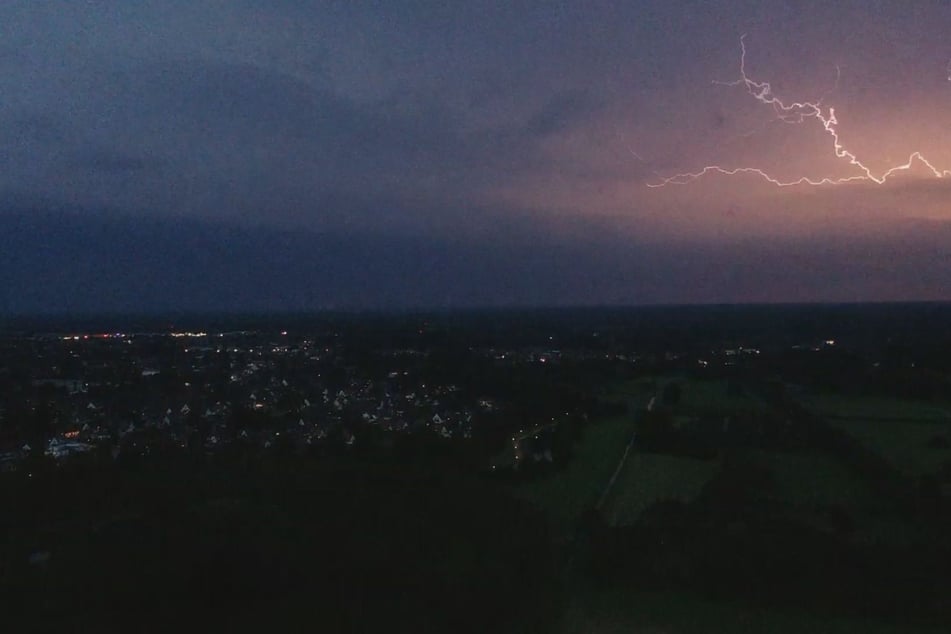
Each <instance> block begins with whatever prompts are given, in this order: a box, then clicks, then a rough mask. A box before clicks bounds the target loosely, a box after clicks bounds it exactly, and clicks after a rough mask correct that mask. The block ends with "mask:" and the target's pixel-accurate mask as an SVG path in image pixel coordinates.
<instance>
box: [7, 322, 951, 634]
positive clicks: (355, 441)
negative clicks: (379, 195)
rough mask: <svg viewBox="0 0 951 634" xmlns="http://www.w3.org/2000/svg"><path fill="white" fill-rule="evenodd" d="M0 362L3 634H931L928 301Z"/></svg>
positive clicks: (309, 329) (100, 335) (47, 334)
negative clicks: (7, 628) (199, 633)
mask: <svg viewBox="0 0 951 634" xmlns="http://www.w3.org/2000/svg"><path fill="white" fill-rule="evenodd" d="M110 319H112V321H109V320H110ZM104 322H108V323H104ZM106 335H108V336H106ZM0 343H2V357H0V440H2V446H0V450H2V451H3V454H2V455H3V462H2V465H3V472H2V473H0V504H2V508H3V513H2V515H0V596H2V597H3V605H4V609H3V619H4V623H7V624H10V625H11V626H12V627H13V629H14V630H15V631H25V630H36V631H63V630H66V631H93V630H97V631H116V632H118V631H169V630H173V629H184V630H186V631H191V630H195V629H206V630H207V629H210V628H214V629H216V630H218V629H220V630H231V631H262V630H273V631H374V632H377V631H415V632H446V631H454V632H470V631H471V632H487V631H496V632H498V631H511V632H530V631H550V632H627V631H664V632H738V631H748V632H760V631H769V632H802V631H811V632H853V631H854V632H907V631H916V632H929V631H935V632H938V631H946V630H947V628H948V627H949V626H951V609H949V607H948V603H947V601H946V598H947V596H948V592H949V591H951V307H948V306H944V305H927V304H923V305H907V306H900V305H882V306H838V307H799V306H794V307H750V308H735V307H712V308H706V309H699V308H696V309H643V310H629V311H624V310H613V311H595V310H590V311H535V312H524V313H504V312H490V313H467V314H442V315H401V316H380V315H365V316H352V315H334V316H321V317H301V316H298V317H287V316H286V317H283V318H281V319H280V320H277V319H275V318H269V319H258V318H252V317H248V318H242V319H235V318H222V317H214V316H205V317H192V318H187V319H186V318H182V317H181V316H178V317H175V318H162V319H161V320H152V321H149V320H129V319H128V318H125V319H123V320H118V319H116V318H94V319H93V318H90V320H89V321H87V322H81V321H75V320H73V321H70V322H65V323H64V322H55V321H46V322H39V321H36V320H33V321H31V320H17V321H10V322H8V325H7V328H6V334H5V335H4V336H3V338H2V342H0Z"/></svg>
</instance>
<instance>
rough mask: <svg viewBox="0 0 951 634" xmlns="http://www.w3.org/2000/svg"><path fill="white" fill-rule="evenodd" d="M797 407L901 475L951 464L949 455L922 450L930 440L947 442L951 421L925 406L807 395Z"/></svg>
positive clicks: (944, 451) (944, 413) (943, 451)
mask: <svg viewBox="0 0 951 634" xmlns="http://www.w3.org/2000/svg"><path fill="white" fill-rule="evenodd" d="M802 403H803V405H804V406H806V407H807V408H809V409H810V410H811V411H813V412H815V413H816V414H819V415H820V416H825V417H827V420H828V421H829V423H830V424H832V425H835V426H836V427H839V428H840V429H842V430H844V431H846V432H848V433H849V434H851V435H852V436H853V437H854V438H856V439H857V440H859V441H860V442H861V443H862V444H864V445H865V446H866V447H868V448H869V449H871V450H872V451H875V452H876V453H878V454H880V455H881V456H882V457H883V458H885V459H886V460H888V461H889V462H890V463H891V464H892V465H893V466H894V467H895V468H896V469H898V470H899V471H901V472H902V473H903V474H905V475H907V476H910V477H917V476H920V475H924V474H927V473H934V472H936V471H937V470H938V469H939V468H940V467H941V466H942V465H943V464H944V463H946V462H951V450H949V449H941V448H933V447H929V446H928V441H930V440H931V439H933V438H934V437H935V436H944V437H945V438H948V439H949V440H951V416H949V413H948V412H947V411H946V410H944V409H942V408H941V407H937V406H935V405H933V404H931V403H921V402H916V401H902V400H898V399H888V398H871V397H870V398H864V397H848V396H839V395H814V396H809V397H805V398H803V399H802Z"/></svg>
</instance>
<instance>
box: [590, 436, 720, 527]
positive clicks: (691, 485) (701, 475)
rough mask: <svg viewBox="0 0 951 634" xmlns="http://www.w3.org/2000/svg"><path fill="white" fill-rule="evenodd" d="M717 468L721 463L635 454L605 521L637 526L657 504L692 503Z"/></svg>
mask: <svg viewBox="0 0 951 634" xmlns="http://www.w3.org/2000/svg"><path fill="white" fill-rule="evenodd" d="M717 468H718V462H716V461H713V460H695V459H693V458H682V457H679V456H670V455H665V454H655V453H642V452H632V453H631V455H630V456H628V459H627V463H626V464H625V465H624V470H623V471H622V472H621V475H620V476H619V477H618V479H617V482H616V483H615V485H614V491H613V492H612V493H611V496H610V498H609V501H608V505H607V508H605V510H604V514H605V520H606V521H607V522H608V523H609V524H611V525H614V526H626V525H630V524H633V523H634V522H636V521H637V519H638V517H639V516H640V514H641V513H642V512H643V511H644V509H646V508H647V507H649V506H650V505H651V504H653V503H654V502H657V501H660V500H680V501H682V502H689V501H691V500H692V499H694V498H695V497H696V496H697V495H698V494H699V493H700V490H701V489H703V486H704V485H705V484H706V483H707V482H708V481H709V480H710V478H712V477H713V474H714V473H716V470H717Z"/></svg>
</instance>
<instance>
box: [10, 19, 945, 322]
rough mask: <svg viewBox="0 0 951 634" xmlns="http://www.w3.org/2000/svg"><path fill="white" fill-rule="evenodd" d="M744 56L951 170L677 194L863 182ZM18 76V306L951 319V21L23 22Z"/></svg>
mask: <svg viewBox="0 0 951 634" xmlns="http://www.w3.org/2000/svg"><path fill="white" fill-rule="evenodd" d="M744 34H745V39H744V40H743V41H744V43H745V46H746V51H747V52H746V65H745V70H746V73H747V77H748V78H749V79H751V80H755V81H757V82H765V81H768V82H770V88H771V92H770V93H769V95H770V96H773V97H775V98H777V99H779V100H781V101H782V103H783V104H787V105H788V104H791V103H793V102H812V103H817V104H818V105H819V107H820V110H821V111H822V113H823V115H822V116H824V117H828V115H829V111H828V108H829V107H833V108H834V113H835V118H836V122H837V123H836V124H835V131H836V133H837V134H838V137H839V141H840V143H841V146H842V147H843V148H845V149H847V151H848V152H850V153H852V154H853V155H854V156H855V157H857V159H858V160H859V161H860V162H861V164H862V165H864V166H865V167H867V168H868V169H869V173H871V174H872V175H873V176H875V177H878V176H880V175H882V174H884V173H886V171H887V170H889V169H890V168H892V167H895V166H899V165H902V164H904V163H905V162H906V161H908V159H909V157H910V156H911V155H912V153H913V152H920V153H921V156H923V157H925V158H926V159H927V161H929V163H930V164H932V165H933V166H934V167H935V168H936V169H937V171H938V174H936V173H935V172H934V171H933V170H930V169H928V168H927V166H926V165H925V164H924V163H923V162H920V161H913V162H912V165H911V168H910V169H908V170H906V171H901V172H899V173H896V174H894V175H892V176H891V177H889V178H888V179H886V181H885V182H884V183H883V184H878V183H876V182H874V180H873V179H864V180H861V179H856V180H852V181H850V182H847V183H842V184H837V185H819V186H813V185H808V184H803V185H797V186H791V187H780V186H776V185H774V184H771V183H769V182H767V181H766V180H765V179H764V178H761V177H760V176H759V175H758V174H755V173H738V174H735V175H724V174H721V173H716V172H715V171H714V172H710V173H707V174H706V175H704V176H702V177H700V178H696V179H692V178H686V179H681V180H676V181H674V183H678V182H685V183H686V184H682V185H678V184H673V183H672V184H670V185H667V186H665V187H650V186H649V185H657V184H660V183H662V182H663V181H664V179H666V178H670V177H674V176H675V175H677V174H684V173H696V172H699V171H700V170H703V168H704V167H708V166H713V165H717V166H720V167H722V168H723V169H727V170H732V169H736V168H756V169H760V170H763V171H764V172H765V173H767V174H768V175H769V176H770V177H772V178H774V179H776V180H777V181H782V182H787V181H794V180H797V179H799V178H803V177H806V178H809V179H812V180H821V179H823V178H828V179H833V180H836V179H844V178H849V177H853V176H861V175H862V174H863V172H862V169H861V168H860V167H859V166H856V165H850V162H849V160H848V159H847V158H842V157H839V158H837V157H836V152H835V147H834V144H833V139H832V137H831V136H830V134H829V132H828V130H826V129H824V128H823V123H822V121H821V120H820V119H819V118H816V117H814V116H812V117H810V116H801V115H802V114H803V109H802V108H800V109H799V110H795V109H794V110H790V111H780V110H778V109H777V107H774V106H771V105H769V104H767V103H763V102H762V101H763V100H764V99H765V97H763V95H762V94H760V97H761V99H760V100H757V98H756V95H755V94H751V93H752V92H755V91H751V90H749V89H748V86H747V85H745V84H734V85H728V84H729V83H730V82H736V81H737V80H739V79H741V77H742V76H741V68H740V54H741V49H740V41H741V40H740V38H741V36H743V35H744ZM0 68H2V70H0V250H2V252H0V313H6V314H11V313H18V314H19V313H31V312H70V311H81V312H97V311H130V312H142V311H161V310H229V311H230V310H254V311H257V310H311V309H324V308H409V307H465V306H493V305H548V306H550V305H590V304H646V303H694V302H718V303H719V302H800V301H881V300H951V172H946V171H945V170H951V3H949V2H947V1H945V0H941V1H938V0H935V1H932V2H924V1H922V2H882V1H876V0H863V1H856V2H828V1H821V2H818V1H817V2H792V1H788V0H787V1H785V2H780V1H765V2H764V1H756V2H753V1H749V2H739V1H735V2H728V1H723V2H708V1H698V2H675V1H670V0H654V1H645V2H635V1H630V2H597V1H588V2H544V3H543V2H520V1H518V0H509V1H507V2H497V3H496V2H449V3H447V2H422V1H413V0H401V1H393V0H389V1H381V2H302V1H298V0H295V1H291V0H268V1H264V0H259V1H252V0H234V1H225V0H215V1H210V0H209V1H203V0H187V1H182V2H178V1H175V0H164V1H161V2H159V1H154V2H153V1H147V0H137V1H136V2H128V1H119V0H116V1H106V0H102V1H90V2H75V1H74V0H64V1H62V2H54V1H49V2H44V1H41V0H23V1H20V0H4V2H2V3H0ZM715 82H721V83H715ZM757 85H761V84H757ZM807 110H808V109H807ZM777 115H784V116H782V117H778V116H777ZM797 116H798V117H799V120H798V121H794V120H791V119H794V118H795V117H797Z"/></svg>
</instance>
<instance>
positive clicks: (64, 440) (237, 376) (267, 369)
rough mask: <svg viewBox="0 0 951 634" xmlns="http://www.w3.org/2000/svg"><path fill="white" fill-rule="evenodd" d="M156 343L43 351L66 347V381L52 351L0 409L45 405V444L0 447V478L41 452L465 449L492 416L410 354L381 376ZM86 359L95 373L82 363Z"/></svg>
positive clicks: (342, 354) (289, 353) (327, 355)
mask: <svg viewBox="0 0 951 634" xmlns="http://www.w3.org/2000/svg"><path fill="white" fill-rule="evenodd" d="M157 338H158V336H157V335H150V336H148V338H143V340H142V341H138V338H137V337H134V336H131V335H124V336H123V337H122V338H121V339H119V338H109V339H103V338H91V339H90V338H85V337H83V338H79V339H75V338H72V337H68V338H53V339H49V340H47V341H45V342H43V345H45V346H49V347H54V348H59V347H62V346H69V347H71V348H72V349H70V350H68V351H67V352H68V354H66V355H65V358H66V359H67V360H68V361H69V363H68V365H69V367H70V370H71V371H72V373H71V374H70V375H67V376H64V375H63V371H64V368H63V366H64V365H67V363H64V362H63V361H62V360H63V359H64V354H63V350H61V349H53V350H49V351H47V352H45V353H44V354H41V355H39V356H38V357H36V358H37V359H38V361H37V362H35V363H34V365H33V367H31V368H30V370H31V373H32V375H33V376H32V377H31V379H30V381H29V384H28V385H26V384H22V385H20V386H19V390H18V391H13V392H11V390H9V389H8V390H7V391H6V394H4V393H3V392H0V408H2V404H3V402H4V401H3V399H4V396H6V397H7V398H8V399H11V400H13V399H17V400H19V401H21V402H22V401H24V400H26V401H28V402H30V403H32V404H33V405H34V407H33V409H32V410H29V411H26V410H24V409H23V408H22V407H21V408H20V410H19V415H20V416H26V417H27V418H29V417H30V416H33V414H32V413H30V412H32V411H33V410H35V406H36V405H38V404H40V403H41V401H42V405H43V407H44V411H48V412H49V420H48V421H45V424H44V429H45V434H43V435H42V440H40V438H39V437H38V436H37V435H36V434H31V433H22V434H21V437H19V438H11V437H10V434H9V433H7V434H6V435H5V436H4V437H3V438H2V440H3V441H4V442H3V446H0V469H13V468H16V465H17V463H18V462H19V461H21V460H22V459H23V458H25V457H26V456H28V455H30V454H35V453H36V452H37V451H42V452H43V453H45V454H46V455H48V456H50V457H52V458H55V459H62V458H66V457H68V456H72V455H75V454H81V453H86V452H89V451H92V450H93V449H97V448H99V449H103V450H105V449H108V450H110V451H111V452H112V454H113V455H114V456H116V455H119V454H120V453H122V452H134V453H150V452H152V451H154V450H156V449H158V448H162V449H167V448H181V449H187V448H196V446H198V447H199V448H201V449H203V450H204V451H208V452H213V451H215V450H217V449H220V448H223V447H225V446H227V445H229V444H232V443H235V442H243V443H248V444H251V445H256V446H259V447H261V448H269V447H272V446H274V445H275V444H276V443H278V442H282V441H283V442H291V443H293V444H294V445H298V446H301V445H309V444H313V443H315V442H319V441H321V440H323V439H325V438H327V437H328V436H331V435H333V434H335V433H336V436H338V437H339V436H342V437H343V438H344V441H345V442H346V443H347V444H354V443H356V442H358V436H359V430H360V429H361V428H363V429H365V428H367V427H368V426H369V427H375V428H378V429H380V430H383V431H386V432H428V433H433V434H435V435H437V436H439V437H442V438H447V439H448V438H469V437H471V434H472V429H473V425H474V424H475V420H476V419H477V418H478V417H479V416H482V415H486V414H488V413H490V412H492V411H493V410H494V409H495V407H496V403H495V401H494V400H493V399H491V398H487V397H483V398H474V397H471V396H468V395H466V394H464V393H463V392H464V391H463V390H461V389H460V388H459V387H458V386H457V385H454V384H451V383H447V384H440V383H434V382H433V381H432V380H431V379H430V380H426V379H423V378H422V377H421V376H420V375H419V373H417V372H416V371H415V369H414V363H415V362H416V357H415V356H414V355H391V356H389V357H388V358H387V361H386V362H387V363H389V364H390V368H389V369H388V371H386V372H382V373H381V372H379V368H378V366H379V364H378V363H376V364H373V368H366V367H361V362H360V361H357V360H354V359H353V358H349V356H348V355H347V353H346V351H344V350H341V349H339V348H335V347H334V346H332V345H329V344H317V343H315V342H314V341H312V340H307V339H301V340H295V341H292V342H289V341H287V340H281V341H279V342H278V343H274V342H273V341H271V340H270V338H268V337H266V336H260V337H255V336H253V335H248V334H247V333H242V335H241V336H240V337H238V338H222V337H218V336H216V335H205V334H204V333H200V334H199V335H196V336H190V337H185V338H180V337H171V336H170V337H167V338H166V339H168V341H165V340H164V339H162V338H158V339H157ZM31 345H32V346H34V347H36V346H37V342H36V341H32V342H31ZM87 352H89V354H88V357H89V358H90V359H95V360H96V362H95V364H94V367H91V366H92V365H93V364H88V365H87V364H84V360H85V359H84V358H85V357H86V356H87V355H86V353H87ZM44 359H45V360H47V361H46V362H44V361H43V360H44ZM104 359H105V360H106V361H107V362H106V363H103V362H102V361H103V360H104ZM0 363H2V360H0ZM12 409H16V408H12ZM10 410H11V408H6V411H10ZM0 411H4V410H3V409H0ZM3 418H4V414H2V413H0V429H4V428H5V429H7V430H9V429H19V430H21V431H24V430H25V431H27V432H29V427H30V425H33V424H39V423H37V422H36V421H26V422H25V423H23V422H22V421H21V423H22V424H17V422H16V421H4V420H3ZM38 443H42V446H37V445H38Z"/></svg>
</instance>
